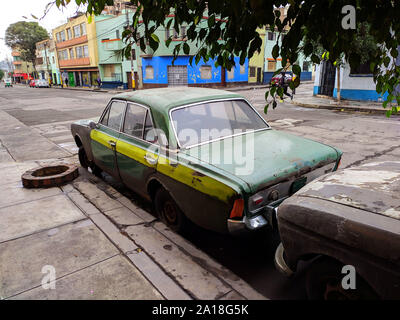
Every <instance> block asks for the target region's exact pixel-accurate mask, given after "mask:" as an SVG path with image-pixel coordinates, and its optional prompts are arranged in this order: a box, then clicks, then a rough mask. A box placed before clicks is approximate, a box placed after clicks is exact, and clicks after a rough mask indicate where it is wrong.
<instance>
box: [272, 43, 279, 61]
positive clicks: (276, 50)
mask: <svg viewBox="0 0 400 320" xmlns="http://www.w3.org/2000/svg"><path fill="white" fill-rule="evenodd" d="M272 57H273V58H274V59H275V60H276V59H277V58H278V57H279V45H277V44H276V45H274V47H273V48H272Z"/></svg>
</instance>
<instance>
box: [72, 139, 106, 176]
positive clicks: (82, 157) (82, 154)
mask: <svg viewBox="0 0 400 320" xmlns="http://www.w3.org/2000/svg"><path fill="white" fill-rule="evenodd" d="M78 158H79V163H80V164H81V166H82V167H83V168H85V169H88V168H90V170H91V171H92V173H93V174H94V175H95V176H98V177H99V176H101V169H100V168H99V167H98V166H96V164H94V163H93V162H91V161H89V159H88V157H87V154H86V151H85V148H84V147H83V146H80V147H79V151H78Z"/></svg>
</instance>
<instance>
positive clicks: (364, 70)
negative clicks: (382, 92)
mask: <svg viewBox="0 0 400 320" xmlns="http://www.w3.org/2000/svg"><path fill="white" fill-rule="evenodd" d="M358 74H360V75H371V76H372V72H371V69H370V62H367V63H362V64H360V65H359V66H358V67H357V68H351V70H350V75H358Z"/></svg>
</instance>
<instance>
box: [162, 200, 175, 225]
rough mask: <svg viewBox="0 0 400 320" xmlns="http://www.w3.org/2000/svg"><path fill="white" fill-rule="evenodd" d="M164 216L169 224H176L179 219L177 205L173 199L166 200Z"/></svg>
mask: <svg viewBox="0 0 400 320" xmlns="http://www.w3.org/2000/svg"><path fill="white" fill-rule="evenodd" d="M163 216H164V218H165V220H166V222H167V223H168V224H171V225H175V224H176V223H177V220H178V214H177V212H176V207H175V205H174V204H173V203H172V202H171V201H166V202H165V204H164V208H163Z"/></svg>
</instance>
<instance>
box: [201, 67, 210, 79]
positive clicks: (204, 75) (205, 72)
mask: <svg viewBox="0 0 400 320" xmlns="http://www.w3.org/2000/svg"><path fill="white" fill-rule="evenodd" d="M200 78H201V79H211V78H212V68H211V66H201V67H200Z"/></svg>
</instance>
